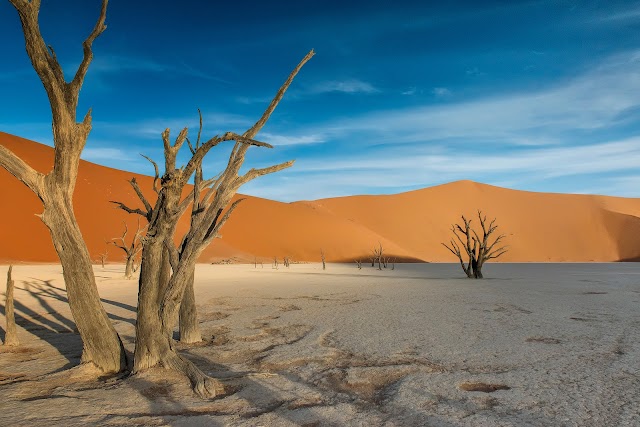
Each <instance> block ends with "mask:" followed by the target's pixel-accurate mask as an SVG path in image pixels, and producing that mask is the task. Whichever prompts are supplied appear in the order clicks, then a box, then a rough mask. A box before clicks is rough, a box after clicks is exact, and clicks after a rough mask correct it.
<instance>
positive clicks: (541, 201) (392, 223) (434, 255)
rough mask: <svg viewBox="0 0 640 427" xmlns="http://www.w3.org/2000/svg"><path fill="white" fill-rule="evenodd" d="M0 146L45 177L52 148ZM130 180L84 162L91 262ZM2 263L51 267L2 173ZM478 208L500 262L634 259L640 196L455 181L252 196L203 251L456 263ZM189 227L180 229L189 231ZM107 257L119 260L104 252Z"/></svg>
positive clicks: (23, 191)
mask: <svg viewBox="0 0 640 427" xmlns="http://www.w3.org/2000/svg"><path fill="white" fill-rule="evenodd" d="M0 144H2V145H4V146H6V147H7V148H9V149H10V150H12V151H14V152H15V153H17V154H18V155H20V156H21V157H22V158H24V159H25V160H26V161H27V162H28V163H29V164H30V165H32V166H33V167H34V168H36V169H37V170H40V171H42V172H46V171H48V170H49V169H50V167H51V164H52V161H53V151H52V149H51V148H50V147H47V146H44V145H41V144H38V143H35V142H32V141H28V140H25V139H22V138H19V137H16V136H12V135H9V134H6V133H1V132H0ZM132 176H135V177H136V179H137V180H138V181H139V182H140V186H141V187H142V188H143V190H145V191H148V194H149V196H151V194H152V192H151V191H150V188H151V178H149V177H145V176H141V175H137V174H132V173H129V172H124V171H119V170H115V169H111V168H106V167H103V166H98V165H95V164H92V163H89V162H84V161H83V162H82V163H81V165H80V171H79V178H78V183H77V187H76V193H75V198H74V203H75V207H76V215H77V219H78V222H79V224H80V227H81V229H82V232H83V234H84V236H85V239H86V241H87V244H88V246H89V250H90V252H91V256H92V257H93V258H94V259H97V258H98V256H99V254H100V253H101V252H104V250H105V249H107V247H108V246H107V245H106V244H105V241H106V240H109V239H111V238H113V237H118V236H119V235H120V234H121V233H122V229H123V225H122V222H123V221H127V222H128V223H129V226H130V228H131V227H134V228H135V221H136V220H137V218H135V217H134V216H130V215H127V214H126V213H124V212H123V211H121V210H119V209H116V208H114V205H113V204H111V203H109V200H119V201H122V202H124V203H126V204H128V205H130V206H137V204H138V202H137V199H136V196H135V194H134V193H133V191H132V190H131V188H130V186H129V184H128V183H127V182H126V181H127V180H128V179H130V178H131V177H132ZM0 200H1V201H2V213H1V214H0V215H1V216H0V218H1V219H2V220H1V221H0V262H30V263H33V262H56V261H57V257H56V254H55V252H54V250H53V245H52V244H51V241H50V238H49V235H48V230H47V229H46V227H45V226H44V225H43V224H42V223H41V221H40V220H39V219H38V218H37V217H36V216H35V214H38V213H41V212H42V207H41V204H40V201H39V200H38V199H37V198H36V197H35V196H34V195H33V194H32V193H31V192H30V191H29V190H28V189H27V188H26V187H25V186H24V185H23V184H22V183H20V182H19V181H17V180H16V179H15V178H13V177H11V176H10V175H9V174H8V173H7V172H6V171H4V170H0ZM477 209H483V210H484V211H485V212H486V213H487V214H488V215H489V216H490V217H497V218H498V223H499V224H500V229H501V230H502V231H503V232H504V233H507V234H508V235H509V237H508V240H507V243H508V244H509V245H510V248H511V250H510V252H509V253H507V254H506V255H505V256H504V258H502V260H504V261H618V260H634V259H640V245H638V244H637V242H638V240H639V238H640V199H625V198H614V197H605V196H589V195H566V194H547V193H530V192H524V191H516V190H508V189H503V188H499V187H493V186H490V185H485V184H479V183H474V182H471V181H459V182H454V183H451V184H446V185H441V186H437V187H432V188H426V189H423V190H417V191H412V192H408V193H402V194H397V195H391V196H351V197H343V198H334V199H324V200H318V201H310V202H294V203H279V202H275V201H271V200H265V199H260V198H256V197H250V196H248V197H247V199H246V200H245V201H244V202H243V203H242V205H241V206H240V207H239V208H238V209H237V210H236V213H235V214H234V216H233V217H232V218H231V219H230V220H229V222H228V223H227V224H226V225H225V228H224V229H223V230H222V235H223V239H222V240H217V241H216V242H215V243H214V244H213V245H212V246H211V247H209V248H208V249H207V250H205V252H204V253H203V255H202V259H201V260H202V261H203V262H211V261H219V260H221V259H234V260H236V261H252V260H253V259H254V256H257V257H258V258H259V259H262V260H265V261H266V260H267V259H269V258H272V257H274V256H277V257H279V258H282V257H283V256H290V257H291V258H292V259H294V260H298V261H318V260H319V259H320V250H321V249H323V250H324V252H325V253H326V255H327V259H328V260H330V261H344V260H351V259H354V258H365V257H367V256H368V254H369V253H370V251H371V249H372V248H373V246H374V245H376V244H377V243H378V242H381V243H382V244H383V246H384V247H385V249H386V251H387V253H389V254H391V255H393V256H396V257H398V258H402V259H407V260H408V259H416V260H424V261H454V260H455V259H454V257H453V255H451V254H450V253H448V251H446V249H444V248H443V247H442V246H441V245H440V242H443V241H447V240H448V239H449V234H450V232H449V228H450V225H451V223H452V222H454V221H457V220H458V219H459V217H460V215H461V214H462V213H464V214H466V215H468V216H472V215H475V211H476V210H477ZM186 225H187V223H186V221H184V222H183V223H182V225H181V227H180V228H179V233H183V232H184V231H185V230H186ZM109 254H110V255H109V260H111V261H121V259H122V256H121V253H120V252H119V250H118V249H116V248H114V247H110V248H109Z"/></svg>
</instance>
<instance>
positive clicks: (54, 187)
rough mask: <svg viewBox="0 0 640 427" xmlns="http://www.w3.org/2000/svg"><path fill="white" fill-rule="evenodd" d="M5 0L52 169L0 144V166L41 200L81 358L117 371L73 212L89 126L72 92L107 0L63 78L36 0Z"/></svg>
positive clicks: (114, 345) (113, 340)
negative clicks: (42, 104)
mask: <svg viewBox="0 0 640 427" xmlns="http://www.w3.org/2000/svg"><path fill="white" fill-rule="evenodd" d="M9 1H10V2H11V4H12V5H13V7H14V8H15V9H16V10H17V11H18V16H19V17H20V22H21V23H22V31H23V34H24V40H25V46H26V50H27V54H28V56H29V59H30V60H31V64H32V65H33V68H34V70H35V71H36V73H37V74H38V77H39V78H40V80H41V81H42V84H43V86H44V89H45V91H46V93H47V97H48V98H49V104H50V107H51V114H52V129H53V145H54V163H53V168H52V170H51V171H50V172H49V173H47V174H43V173H40V172H38V171H36V170H35V169H33V168H32V167H31V166H29V165H28V164H27V163H25V162H24V161H23V160H22V159H21V158H19V157H18V156H17V155H16V154H15V153H13V152H12V151H11V150H9V149H7V148H6V147H4V146H2V145H0V166H1V167H3V168H5V169H6V170H7V171H8V172H9V173H10V174H12V175H13V176H15V177H16V178H17V179H19V180H20V181H22V182H23V183H24V184H25V185H26V186H27V187H29V188H30V189H31V191H33V192H34V193H35V195H36V196H37V197H38V198H39V199H40V200H41V201H42V205H43V208H44V211H43V213H42V214H41V215H40V219H41V220H42V222H43V223H44V224H45V225H46V226H47V228H48V229H49V232H50V234H51V239H52V241H53V245H54V247H55V250H56V252H57V254H58V257H59V258H60V263H61V264H62V269H63V276H64V281H65V285H66V288H67V293H68V296H69V308H70V309H71V314H72V315H73V319H74V321H75V323H76V327H77V329H78V332H79V333H80V337H81V339H82V344H83V350H82V359H81V360H82V362H83V363H93V364H94V365H95V366H96V367H98V368H99V369H100V370H102V371H104V372H118V371H121V370H123V369H124V368H126V366H127V359H126V355H125V352H124V347H123V346H122V342H121V341H120V337H119V336H118V334H117V333H116V330H115V329H114V327H113V325H112V324H111V322H110V321H109V318H108V317H107V313H106V311H105V310H104V307H103V306H102V304H101V303H100V296H99V295H98V289H97V287H96V281H95V276H94V274H93V267H92V262H91V258H90V256H89V251H88V249H87V245H86V244H85V241H84V239H83V237H82V233H81V232H80V228H79V227H78V223H77V221H76V218H75V214H74V211H73V192H74V189H75V184H76V179H77V175H78V164H79V162H80V154H81V153H82V150H83V148H84V146H85V143H86V141H87V136H88V135H89V132H90V131H91V110H89V111H88V112H87V113H86V114H85V116H84V118H83V119H82V121H81V122H77V121H76V113H77V107H78V97H79V94H80V89H81V87H82V84H83V82H84V78H85V75H86V73H87V70H88V69H89V65H90V64H91V61H92V59H93V51H92V45H93V42H94V41H95V40H96V38H97V37H98V36H99V35H100V34H102V32H103V31H104V30H105V29H106V25H105V18H106V14H107V2H108V0H103V1H102V7H101V9H100V15H99V17H98V20H97V22H96V24H95V26H94V27H93V29H92V30H91V33H90V34H89V36H88V37H87V38H86V39H85V41H84V42H83V44H82V46H83V57H82V60H81V61H80V65H79V66H78V68H77V70H76V72H75V74H74V75H73V78H72V79H71V81H69V82H67V81H66V80H65V77H64V73H63V70H62V67H61V66H60V63H59V62H58V59H57V57H56V54H55V51H54V50H53V48H52V47H51V46H47V44H46V43H45V41H44V39H43V37H42V34H41V33H40V27H39V23H38V13H39V11H40V0H31V1H27V0H9Z"/></svg>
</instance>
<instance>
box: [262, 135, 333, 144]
mask: <svg viewBox="0 0 640 427" xmlns="http://www.w3.org/2000/svg"><path fill="white" fill-rule="evenodd" d="M258 139H259V140H261V141H264V142H267V143H269V144H271V145H273V146H276V147H277V146H282V145H304V144H318V143H322V142H324V141H325V137H324V136H323V135H321V134H309V135H281V134H274V133H269V132H260V134H259V135H258Z"/></svg>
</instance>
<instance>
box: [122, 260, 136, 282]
mask: <svg viewBox="0 0 640 427" xmlns="http://www.w3.org/2000/svg"><path fill="white" fill-rule="evenodd" d="M126 259H127V261H126V264H125V266H124V278H125V279H131V278H132V277H133V273H134V271H135V262H134V259H133V257H127V258H126Z"/></svg>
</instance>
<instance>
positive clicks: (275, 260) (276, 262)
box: [273, 256, 278, 270]
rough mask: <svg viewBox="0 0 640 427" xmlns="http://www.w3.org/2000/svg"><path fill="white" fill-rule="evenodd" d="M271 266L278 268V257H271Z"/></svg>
mask: <svg viewBox="0 0 640 427" xmlns="http://www.w3.org/2000/svg"><path fill="white" fill-rule="evenodd" d="M273 268H275V269H276V270H277V269H278V257H275V256H274V257H273Z"/></svg>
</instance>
